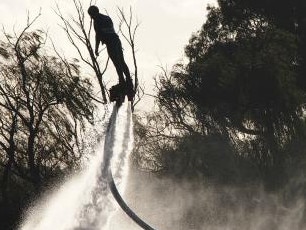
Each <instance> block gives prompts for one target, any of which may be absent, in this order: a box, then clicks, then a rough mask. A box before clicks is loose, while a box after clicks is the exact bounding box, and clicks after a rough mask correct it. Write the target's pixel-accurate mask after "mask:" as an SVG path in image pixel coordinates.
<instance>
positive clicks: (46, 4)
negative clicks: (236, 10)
mask: <svg viewBox="0 0 306 230" xmlns="http://www.w3.org/2000/svg"><path fill="white" fill-rule="evenodd" d="M81 1H82V3H83V4H84V7H85V8H87V7H88V6H89V2H90V0H81ZM55 2H57V3H58V4H59V6H60V7H61V9H62V11H63V12H64V13H65V14H75V13H74V10H73V5H72V1H71V0H57V1H53V0H1V1H0V15H1V24H2V25H3V26H4V27H5V28H6V29H7V30H8V31H9V30H10V28H12V27H13V26H15V28H16V29H15V30H17V32H18V29H19V28H22V27H23V26H24V25H25V20H26V17H27V16H26V15H27V11H29V12H30V15H32V16H33V17H34V16H35V15H36V14H37V13H38V12H39V9H40V8H41V9H42V16H41V17H40V18H39V20H38V21H37V23H36V24H35V27H36V28H43V29H47V30H48V31H49V37H51V38H52V39H53V40H54V41H55V42H56V44H55V45H56V46H57V47H59V49H61V50H62V51H63V52H66V54H65V55H68V56H69V52H70V51H71V50H72V49H73V48H72V47H71V46H70V45H69V43H68V41H67V39H66V37H65V36H64V34H63V33H62V31H61V28H60V27H59V25H58V24H59V20H58V17H57V16H56V14H55V13H54V11H53V9H54V8H55ZM215 2H216V1H215V0H97V1H96V5H97V6H98V7H99V9H100V11H101V12H102V13H104V12H105V10H107V12H108V14H109V15H110V16H111V18H112V19H113V21H114V24H115V29H117V28H118V16H117V12H118V10H117V7H120V8H123V9H124V10H126V11H128V10H129V7H130V6H132V9H133V12H134V17H135V18H136V17H137V19H138V22H139V23H140V27H139V30H138V33H137V37H136V45H137V50H138V51H137V60H138V66H139V77H140V81H141V82H144V84H145V87H146V89H147V90H148V92H150V89H152V85H153V78H154V76H155V75H156V74H158V73H159V72H160V67H159V66H163V67H167V68H168V69H169V70H170V69H171V67H172V66H173V64H175V63H176V62H178V61H179V60H180V59H182V57H183V54H184V47H185V45H187V44H188V40H189V38H190V37H191V35H192V33H194V32H196V31H197V30H199V29H200V28H201V26H202V24H203V23H204V21H205V19H206V13H207V12H206V6H207V4H214V3H215ZM121 40H123V39H122V37H121ZM123 46H124V48H125V51H124V52H125V55H126V59H127V62H128V64H129V65H130V66H131V68H132V60H130V59H131V58H130V56H129V49H128V46H127V45H126V44H124V43H123ZM67 52H68V54H67ZM100 58H104V57H100ZM113 74H115V72H114V69H111V68H110V70H109V74H108V76H116V75H113Z"/></svg>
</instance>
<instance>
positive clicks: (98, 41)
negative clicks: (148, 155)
mask: <svg viewBox="0 0 306 230" xmlns="http://www.w3.org/2000/svg"><path fill="white" fill-rule="evenodd" d="M99 44H100V37H99V35H98V34H97V33H96V46H95V54H96V55H97V56H99Z"/></svg>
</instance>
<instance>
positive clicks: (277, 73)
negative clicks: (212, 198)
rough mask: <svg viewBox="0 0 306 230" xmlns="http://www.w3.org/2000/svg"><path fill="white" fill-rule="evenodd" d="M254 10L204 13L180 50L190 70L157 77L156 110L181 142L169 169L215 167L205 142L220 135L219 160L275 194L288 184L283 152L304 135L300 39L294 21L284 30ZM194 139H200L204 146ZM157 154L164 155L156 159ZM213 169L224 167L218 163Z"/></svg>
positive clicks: (224, 4) (230, 7) (227, 4)
mask: <svg viewBox="0 0 306 230" xmlns="http://www.w3.org/2000/svg"><path fill="white" fill-rule="evenodd" d="M253 3H254V2H252V3H251V1H238V0H237V1H220V7H217V8H215V7H208V10H209V14H208V17H207V21H206V22H205V24H204V25H203V26H202V28H201V30H200V31H198V32H197V33H195V34H193V36H192V37H191V39H190V42H189V44H188V45H187V46H186V49H185V51H186V52H185V53H186V56H187V58H188V63H187V64H177V65H176V66H174V68H173V70H172V72H171V73H170V74H169V75H168V74H167V73H165V72H164V73H163V74H162V75H161V76H160V78H159V81H158V82H157V89H158V95H157V104H158V106H159V116H160V117H162V119H164V121H163V122H164V123H167V124H168V128H167V129H168V130H170V129H173V130H175V131H174V133H176V137H177V140H180V141H176V142H175V143H176V144H175V148H173V151H172V152H174V153H175V154H172V156H173V157H174V158H171V159H172V160H171V161H170V160H168V163H169V162H172V163H173V164H175V160H173V159H175V157H176V156H180V157H179V158H181V159H182V160H181V162H184V163H186V162H189V160H188V159H190V158H195V159H198V160H193V161H192V162H193V163H192V164H191V166H190V169H192V170H194V171H197V168H198V166H197V165H198V164H199V165H200V166H199V167H200V168H202V170H204V169H205V165H207V164H210V165H214V163H213V162H212V161H211V160H212V159H213V158H214V157H216V156H218V155H219V154H221V153H219V150H216V151H214V152H215V153H214V154H215V155H216V156H214V155H210V156H209V157H208V158H205V156H207V155H206V154H208V152H209V148H208V146H207V145H206V144H205V143H206V140H207V141H208V142H209V140H212V139H211V137H213V136H221V137H222V140H225V142H226V143H227V148H226V149H227V151H225V150H224V151H223V152H224V153H223V155H222V154H221V155H222V157H221V155H220V160H221V159H224V160H225V159H226V152H228V151H230V152H232V154H233V155H234V156H233V158H232V159H234V160H235V161H237V162H239V161H240V160H241V159H245V160H247V162H249V160H251V161H252V162H253V163H254V164H255V165H257V169H254V170H255V171H254V172H255V174H257V173H256V171H257V172H260V173H261V176H262V177H263V178H265V179H267V181H268V183H271V184H273V185H272V187H273V186H274V185H275V186H278V185H280V184H281V183H282V182H284V181H286V176H287V175H286V170H285V169H286V168H287V167H288V164H291V163H292V161H291V159H292V157H293V155H294V154H293V153H292V152H289V151H287V147H286V146H288V145H291V143H292V142H293V141H294V140H295V139H296V138H297V137H302V136H303V130H302V129H301V128H300V127H301V126H302V124H303V123H304V118H303V112H304V105H305V102H306V101H305V99H306V98H305V87H304V85H303V84H301V79H304V74H303V71H301V69H303V68H304V62H303V55H302V54H303V45H302V44H303V43H302V39H303V37H302V35H301V36H300V35H299V34H297V33H296V32H295V30H292V28H294V20H293V19H292V20H291V19H290V18H289V19H288V20H289V21H290V20H291V22H290V23H291V26H293V27H291V29H288V28H287V27H286V26H285V25H284V24H283V23H282V21H281V19H279V18H278V16H277V15H274V16H272V15H270V14H269V13H267V12H268V9H265V6H264V5H260V4H263V1H260V3H258V4H259V5H256V3H254V4H253ZM256 7H259V8H256ZM260 7H262V8H260ZM274 7H275V8H277V6H274ZM279 7H283V6H282V5H280V6H279ZM261 9H262V10H261ZM274 12H275V13H276V11H274ZM278 20H279V21H278ZM288 23H289V22H288ZM290 23H289V24H290ZM298 26H300V24H299V25H298ZM159 121H160V120H159ZM159 121H157V122H159ZM151 127H154V125H153V126H151ZM197 136H199V137H200V139H201V138H203V140H205V141H203V142H202V145H201V144H199V143H198V142H197V138H195V137H197ZM190 137H191V139H190ZM192 138H195V139H194V140H193V139H192ZM187 140H190V141H187ZM191 140H192V141H191ZM222 142H223V141H221V142H220V144H221V143H222ZM186 145H187V146H188V145H190V146H189V148H188V151H187V150H186V147H185V146H186ZM232 147H234V151H232V150H230V149H231V148H232ZM158 149H162V148H156V150H157V151H158ZM194 152H196V157H193V153H194ZM163 154H164V155H167V154H168V155H169V151H167V149H164V150H162V152H161V153H159V154H157V155H163ZM300 154H302V155H303V154H305V153H304V151H302V152H300ZM237 156H239V157H238V158H237ZM204 158H205V162H204V161H202V160H199V159H204ZM210 159H211V160H210ZM225 161H227V160H225ZM201 162H202V163H201ZM227 162H228V161H227ZM229 165H231V167H235V165H238V164H232V163H229ZM180 167H184V165H180ZM214 167H221V168H222V167H223V166H222V164H221V161H220V164H219V165H215V166H214ZM214 167H213V168H214ZM204 171H205V170H204ZM204 171H203V173H204ZM204 174H206V175H207V173H204ZM208 174H209V173H208ZM276 178H279V179H276Z"/></svg>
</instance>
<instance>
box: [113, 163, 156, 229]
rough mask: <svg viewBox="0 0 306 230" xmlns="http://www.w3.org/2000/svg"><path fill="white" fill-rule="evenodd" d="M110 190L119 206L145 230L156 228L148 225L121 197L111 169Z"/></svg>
mask: <svg viewBox="0 0 306 230" xmlns="http://www.w3.org/2000/svg"><path fill="white" fill-rule="evenodd" d="M108 184H109V187H110V190H111V192H112V194H113V197H114V198H115V200H116V201H117V203H118V204H119V206H120V207H121V209H122V210H123V211H124V212H125V213H126V214H127V215H128V216H129V217H130V218H131V219H132V220H133V221H135V223H136V224H138V225H139V227H141V228H143V229H145V230H154V228H152V227H151V226H150V225H148V224H147V223H146V222H144V221H143V220H142V219H141V218H140V217H139V216H137V214H136V213H135V212H133V210H132V209H130V207H129V206H128V205H127V204H126V203H125V201H124V200H123V198H122V197H121V195H120V193H119V191H118V189H117V187H116V184H115V182H114V178H113V174H112V171H111V169H110V172H109V181H108Z"/></svg>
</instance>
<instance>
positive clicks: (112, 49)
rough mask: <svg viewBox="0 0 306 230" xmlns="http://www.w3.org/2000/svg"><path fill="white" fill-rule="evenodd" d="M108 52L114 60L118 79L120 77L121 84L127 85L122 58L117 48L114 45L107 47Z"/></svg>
mask: <svg viewBox="0 0 306 230" xmlns="http://www.w3.org/2000/svg"><path fill="white" fill-rule="evenodd" d="M107 52H108V56H109V58H110V59H111V60H112V62H113V64H114V66H115V68H116V71H117V74H118V77H119V84H125V80H124V75H123V72H124V71H123V65H122V63H121V61H120V56H119V55H118V51H117V47H116V46H115V45H114V44H109V45H107Z"/></svg>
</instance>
